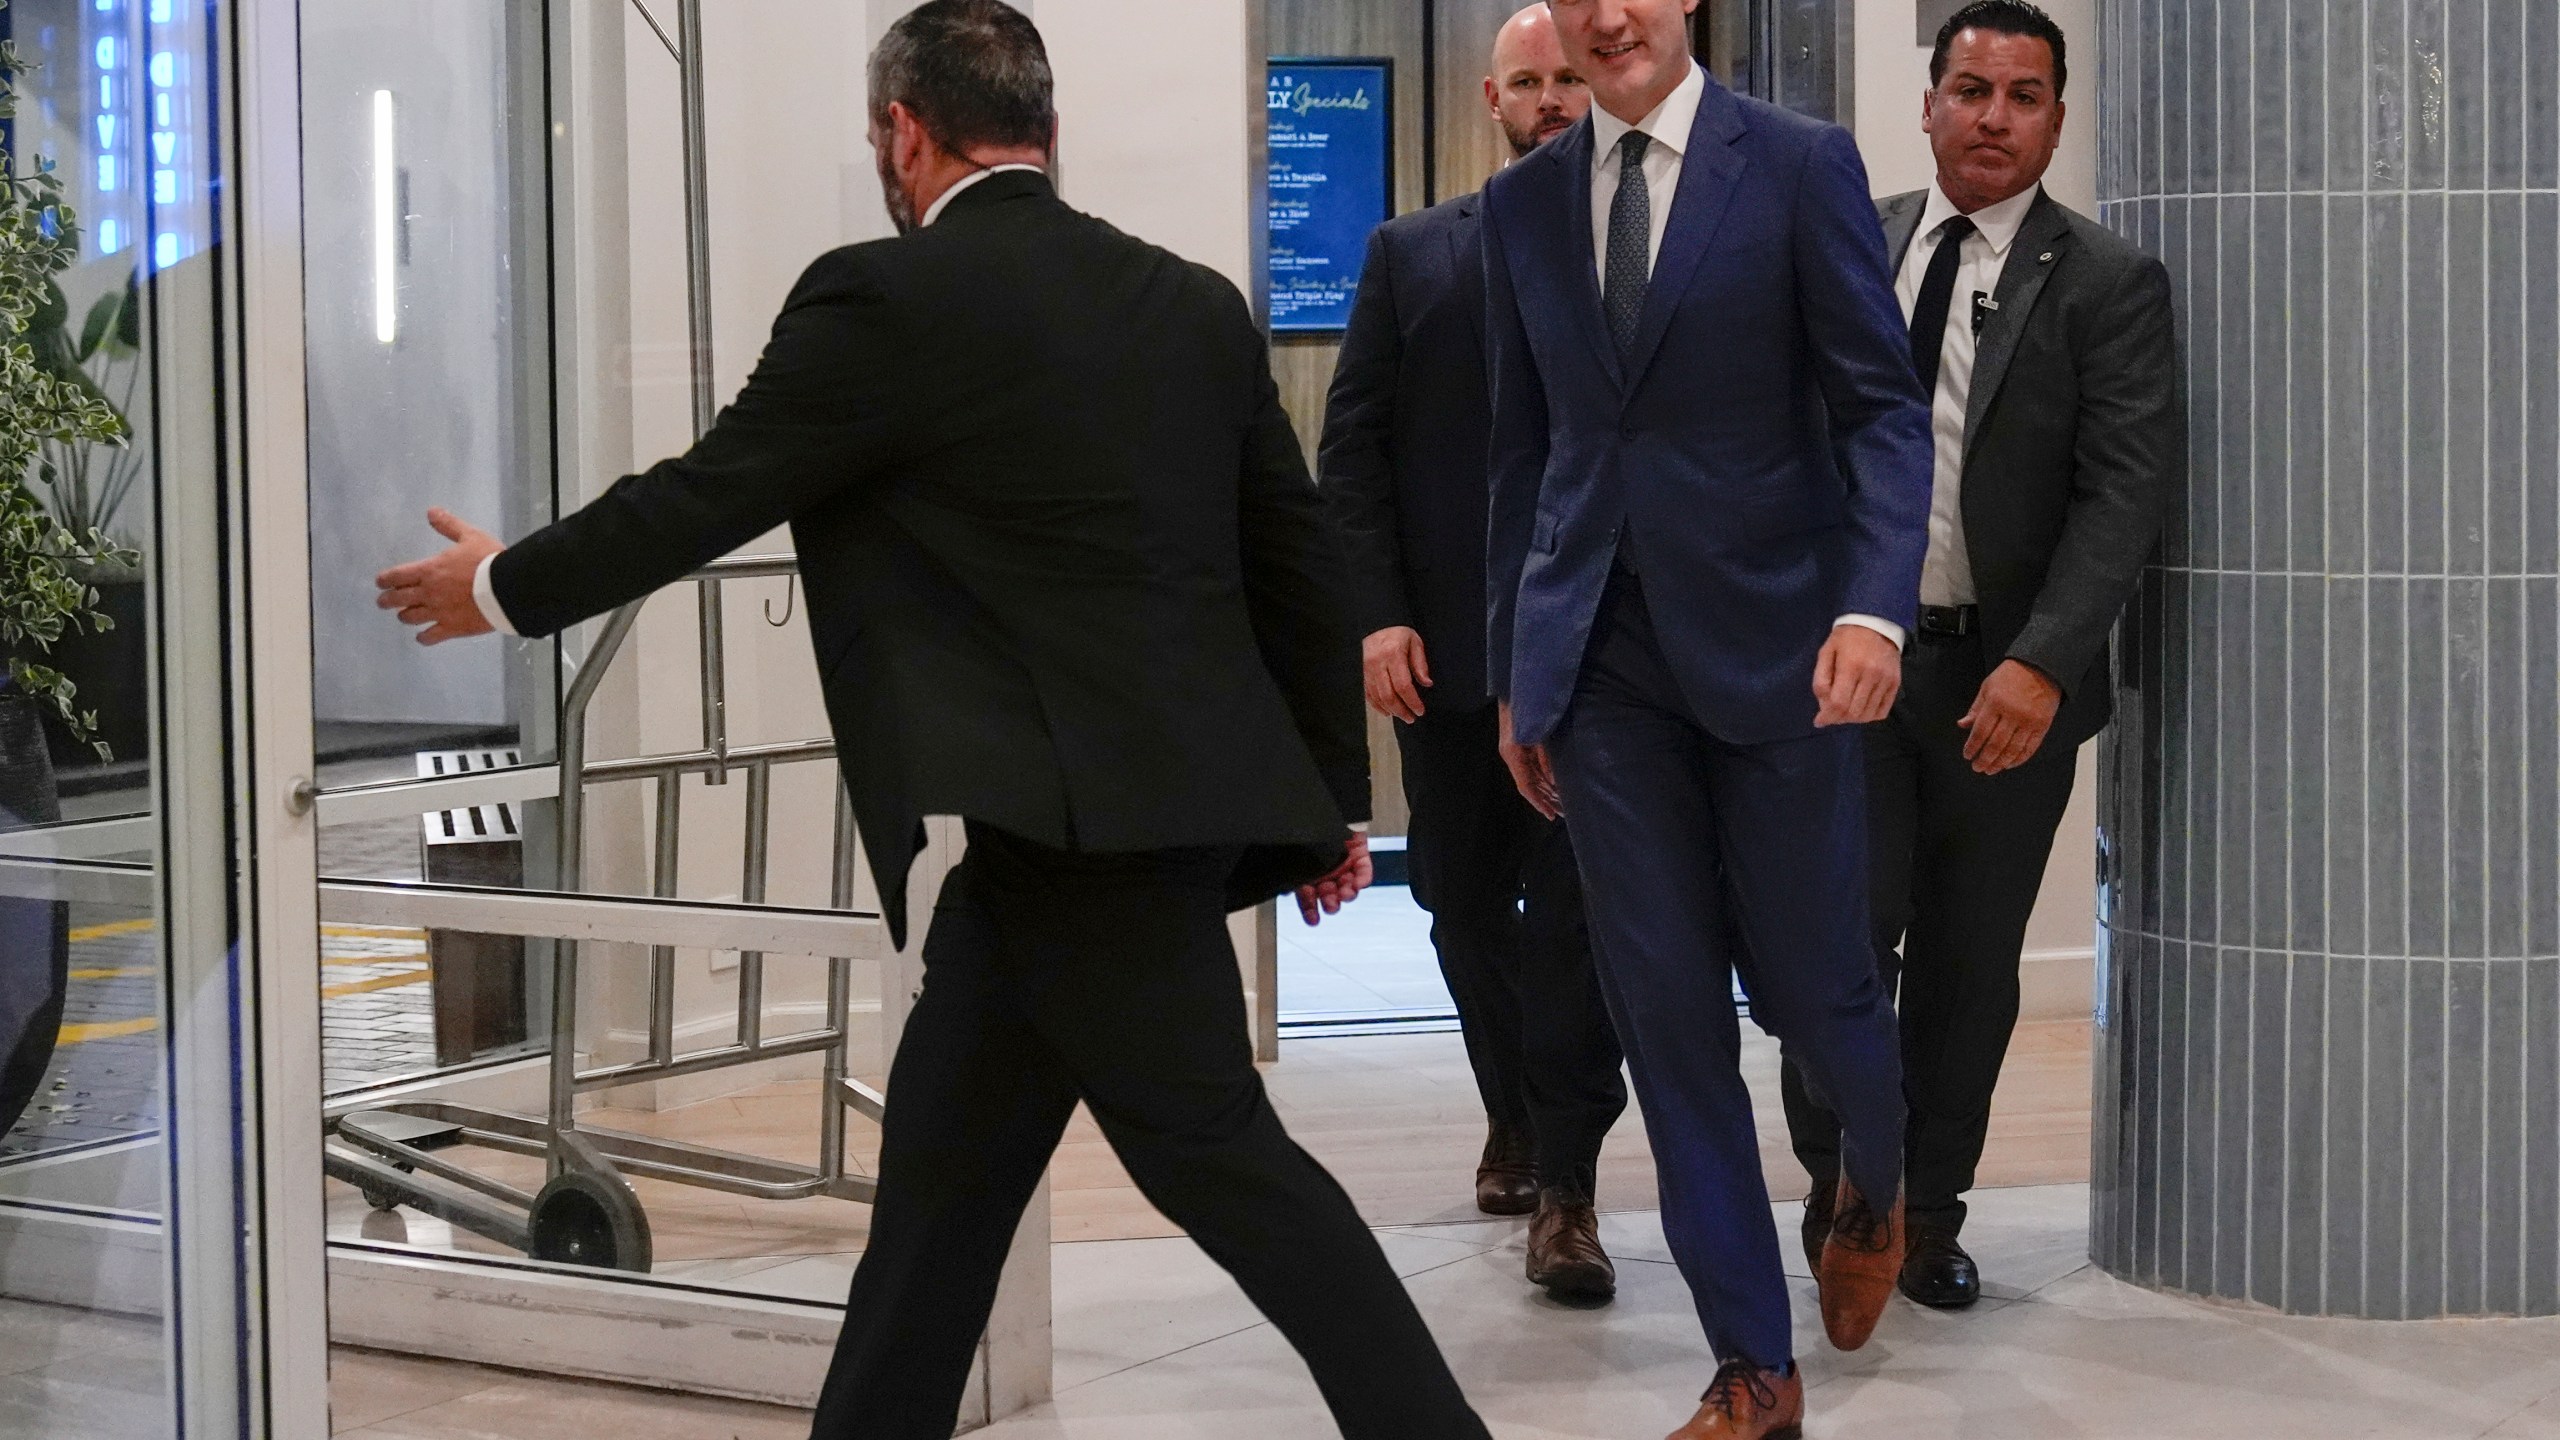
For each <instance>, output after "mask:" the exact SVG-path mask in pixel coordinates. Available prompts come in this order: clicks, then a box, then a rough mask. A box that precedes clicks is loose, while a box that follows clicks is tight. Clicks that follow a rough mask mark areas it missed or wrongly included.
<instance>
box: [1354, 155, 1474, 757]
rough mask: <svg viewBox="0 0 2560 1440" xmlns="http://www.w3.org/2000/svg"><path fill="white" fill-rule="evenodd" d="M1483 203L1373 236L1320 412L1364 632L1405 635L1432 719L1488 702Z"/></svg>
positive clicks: (1451, 208)
mask: <svg viewBox="0 0 2560 1440" xmlns="http://www.w3.org/2000/svg"><path fill="white" fill-rule="evenodd" d="M1477 225H1478V221H1477V214H1476V197H1475V196H1473V195H1467V196H1462V197H1460V198H1459V199H1456V200H1448V201H1444V202H1442V203H1441V204H1438V205H1435V206H1433V207H1431V208H1430V209H1428V210H1421V211H1416V212H1415V213H1413V214H1411V215H1404V216H1399V217H1397V218H1396V219H1393V220H1390V221H1388V222H1387V223H1386V224H1384V225H1381V226H1379V227H1378V228H1377V229H1376V230H1375V231H1374V232H1372V233H1371V234H1370V236H1369V256H1368V259H1367V261H1366V262H1365V263H1364V268H1363V269H1362V270H1361V272H1360V293H1359V295H1358V297H1357V298H1356V299H1355V300H1354V301H1353V302H1352V306H1351V323H1350V325H1349V326H1348V327H1347V328H1346V329H1345V330H1344V332H1343V336H1342V357H1341V359H1340V360H1339V361H1338V362H1337V363H1336V364H1335V366H1334V371H1333V388H1332V391H1331V393H1330V394H1328V396H1327V397H1326V400H1325V419H1324V446H1323V449H1322V451H1321V452H1320V454H1319V456H1318V460H1317V471H1318V473H1319V475H1320V476H1321V477H1322V480H1323V488H1324V492H1325V501H1326V504H1327V505H1328V507H1330V509H1331V511H1332V513H1333V516H1334V518H1335V520H1336V521H1337V522H1338V523H1339V524H1340V525H1341V527H1342V530H1343V534H1344V538H1345V540H1346V542H1347V543H1348V545H1349V547H1350V551H1351V569H1352V581H1351V585H1352V589H1351V593H1352V597H1353V602H1354V605H1355V607H1356V609H1357V613H1358V617H1359V622H1360V628H1361V631H1362V633H1364V634H1366V633H1369V632H1373V631H1378V630H1383V629H1386V628H1388V627H1389V626H1394V625H1408V626H1411V627H1412V628H1413V629H1415V630H1416V631H1419V632H1420V633H1421V635H1422V644H1423V648H1424V650H1425V651H1426V652H1427V654H1428V657H1429V661H1430V665H1431V678H1432V682H1433V684H1432V688H1431V690H1430V691H1429V692H1428V693H1427V694H1426V695H1425V696H1424V700H1425V703H1426V704H1428V705H1429V706H1430V707H1431V708H1433V709H1435V710H1438V709H1447V710H1452V711H1464V710H1469V709H1474V708H1477V707H1480V706H1483V705H1485V704H1487V703H1489V702H1490V698H1491V697H1490V691H1489V687H1488V686H1487V685H1486V683H1485V673H1484V638H1485V637H1484V626H1485V579H1484V570H1485V566H1484V546H1485V538H1484V537H1485V507H1486V488H1485V485H1486V475H1485V464H1486V455H1487V451H1488V447H1489V445H1490V443H1491V438H1492V434H1493V406H1492V402H1491V401H1490V400H1489V399H1488V397H1487V393H1486V381H1485V360H1484V250H1483V247H1482V246H1481V244H1480V243H1479V241H1478V235H1477Z"/></svg>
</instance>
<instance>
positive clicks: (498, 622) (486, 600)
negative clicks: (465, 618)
mask: <svg viewBox="0 0 2560 1440" xmlns="http://www.w3.org/2000/svg"><path fill="white" fill-rule="evenodd" d="M497 563H498V557H497V556H495V555H491V556H489V557H488V558H487V559H485V560H482V561H481V562H480V568H479V569H477V570H474V571H472V572H471V599H472V602H473V603H474V604H476V605H478V606H479V607H480V618H481V619H483V620H486V621H488V622H489V628H490V629H492V630H495V631H497V632H498V633H499V634H501V635H513V634H515V633H516V627H515V626H513V625H511V624H509V623H508V622H507V612H506V611H505V609H503V608H502V607H500V605H499V604H498V590H497V587H496V586H494V585H492V584H491V583H490V582H489V567H490V566H492V565H495V564H497Z"/></svg>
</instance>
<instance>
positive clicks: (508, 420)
mask: <svg viewBox="0 0 2560 1440" xmlns="http://www.w3.org/2000/svg"><path fill="white" fill-rule="evenodd" d="M540 22H541V16H540V12H539V8H538V7H534V6H527V5H521V4H509V3H506V0H470V3H450V4H439V5H432V6H420V5H416V4H412V3H406V0H348V3H339V4H331V5H325V6H317V7H312V8H311V9H309V10H307V11H306V12H305V13H304V14H303V16H302V34H301V46H302V62H303V64H302V83H303V94H302V102H303V146H304V150H303V229H304V234H305V239H306V245H307V249H306V252H305V271H304V276H305V278H304V290H305V294H304V300H305V343H306V346H307V371H308V376H309V381H308V393H309V426H310V431H309V437H310V438H309V445H310V464H311V495H310V515H311V570H312V596H311V601H312V612H311V616H312V640H313V712H314V718H315V738H316V743H317V749H318V754H317V757H316V759H317V763H318V770H317V774H318V776H319V781H320V784H321V785H322V787H323V788H324V789H327V790H330V791H344V790H347V789H350V788H351V787H365V786H379V785H382V784H385V783H390V782H399V781H410V780H418V779H425V778H431V777H438V776H458V775H466V774H474V773H486V772H490V771H498V770H504V769H506V768H508V767H513V766H519V765H523V764H525V763H527V762H529V761H530V762H540V761H543V760H547V759H549V758H550V753H549V752H550V749H551V742H550V724H551V719H550V717H551V716H552V714H553V713H554V710H555V708H556V706H557V703H558V696H557V692H556V687H555V686H554V684H553V675H554V669H555V666H554V658H553V656H554V647H553V646H551V645H549V644H547V643H544V644H518V645H512V646H500V645H496V644H483V645H448V646H443V647H439V648H435V649H427V648H423V647H421V646H418V645H416V644H414V643H412V642H411V641H410V639H409V637H408V636H407V635H406V634H405V633H403V632H402V631H401V630H400V628H399V627H398V626H395V625H390V624H386V623H384V617H383V616H382V615H381V614H380V612H378V611H376V610H375V609H374V607H373V604H372V596H373V589H372V580H373V576H374V574H375V573H376V572H377V571H379V570H381V569H382V568H383V567H384V566H386V565H390V564H393V563H395V562H397V561H399V560H403V559H406V558H409V557H410V556H412V555H414V554H416V553H418V552H419V551H420V550H421V549H422V548H423V547H424V546H426V545H427V544H428V543H430V542H432V541H433V538H434V537H433V536H432V534H431V533H430V532H429V531H428V529H427V525H426V519H425V510H426V507H427V505H428V504H429V503H430V502H432V503H437V504H442V505H445V506H447V507H449V508H451V509H453V510H454V511H455V512H456V513H458V514H461V515H463V516H466V517H468V518H469V519H471V520H472V521H473V522H474V523H476V524H480V525H483V526H485V527H487V528H489V529H491V530H495V531H499V532H501V533H521V531H522V530H524V529H526V528H529V527H530V526H532V525H536V524H539V523H541V521H542V520H544V519H547V518H548V517H549V515H550V511H551V495H552V474H551V436H550V421H549V416H548V410H547V405H548V395H549V387H550V377H549V351H548V342H547V331H548V323H547V322H548V313H547V312H548V306H549V303H550V298H549V290H548V281H547V278H546V274H545V266H544V245H545V237H544V233H543V230H542V221H543V207H542V193H541V174H542V169H541V166H542V155H541V149H540V145H541V139H540V137H541V134H542V127H541V114H540V95H541V75H540V61H541V55H542V47H541V29H540ZM336 808H337V807H324V809H323V811H322V819H323V822H324V823H323V827H322V831H321V869H322V872H323V873H324V874H329V875H338V876H352V877H362V878H367V879H387V880H402V881H416V880H421V879H424V880H431V881H440V882H444V883H451V884H465V885H496V886H506V887H516V886H521V885H524V884H526V883H527V882H528V880H531V881H532V882H534V883H536V884H539V885H547V884H548V883H549V882H550V880H551V878H552V875H551V872H550V868H549V867H550V863H551V856H550V846H549V843H548V835H549V833H550V829H551V826H550V823H549V822H550V809H551V807H550V806H549V804H548V803H547V802H540V801H533V800H528V799H525V798H511V799H506V800H496V801H490V802H488V803H477V804H474V803H452V802H450V801H447V802H444V803H432V804H431V803H429V802H424V801H422V802H420V803H418V804H413V805H411V806H409V807H408V808H407V809H406V810H405V811H400V810H396V809H395V810H394V811H393V812H392V813H381V812H382V811H383V809H384V807H381V806H379V805H376V806H374V807H371V808H372V812H373V813H370V814H369V815H368V816H367V818H361V819H354V820H336V821H332V811H333V810H334V809H336ZM535 831H540V832H542V838H539V839H534V840H533V841H532V843H530V844H529V843H528V837H529V836H531V835H532V834H533V833H534V832H535ZM321 948H322V967H323V972H324V973H323V976H322V989H321V995H322V1033H323V1036H324V1047H325V1048H324V1065H325V1070H326V1077H327V1082H328V1085H329V1088H330V1090H331V1091H332V1092H338V1091H344V1090H350V1089H355V1088H360V1087H363V1086H366V1085H373V1084H379V1083H382V1082H385V1081H389V1080H395V1079H403V1078H410V1077H414V1076H417V1075H420V1074H424V1073H427V1072H431V1071H435V1070H438V1069H440V1068H449V1067H452V1066H456V1065H464V1064H471V1063H474V1062H485V1061H490V1060H496V1059H504V1058H507V1057H509V1056H517V1055H522V1054H525V1053H528V1052H529V1051H531V1050H537V1049H539V1048H540V1047H539V1044H538V1040H539V1036H540V1033H541V1030H542V1028H543V1025H544V1022H545V1017H546V1014H547V1011H546V1007H545V1006H544V1004H543V995H544V991H545V989H546V986H547V982H546V979H545V972H544V970H543V968H542V967H543V962H544V961H545V959H546V957H547V950H546V947H544V946H543V945H542V944H540V943H539V942H531V943H529V942H527V941H525V940H522V939H519V938H514V937H498V936H484V935H475V934H468V933H462V932H454V931H436V932H429V931H426V930H423V929H420V928H417V927H414V926H396V925H394V926H384V925H330V926H327V927H326V928H324V930H323V932H322V942H321ZM439 982H440V983H439Z"/></svg>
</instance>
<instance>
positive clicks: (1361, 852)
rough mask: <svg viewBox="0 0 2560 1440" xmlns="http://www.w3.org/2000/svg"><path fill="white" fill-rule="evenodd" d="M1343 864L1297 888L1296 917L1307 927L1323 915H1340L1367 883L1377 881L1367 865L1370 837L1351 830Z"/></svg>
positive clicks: (1371, 868) (1372, 868) (1374, 873)
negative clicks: (1298, 916) (1305, 923)
mask: <svg viewBox="0 0 2560 1440" xmlns="http://www.w3.org/2000/svg"><path fill="white" fill-rule="evenodd" d="M1343 850H1344V853H1343V860H1342V863H1341V864H1340V865H1337V866H1335V867H1334V868H1333V870H1332V872H1331V873H1329V874H1327V875H1326V876H1325V877H1324V878H1323V879H1321V880H1318V881H1316V882H1315V883H1314V884H1312V885H1301V886H1299V887H1298V914H1299V915H1301V916H1302V917H1304V918H1305V920H1306V922H1307V923H1308V924H1310V925H1313V924H1315V923H1316V922H1317V921H1319V920H1321V919H1323V918H1324V917H1325V916H1326V915H1335V914H1339V913H1341V910H1342V907H1343V906H1345V905H1348V904H1350V903H1351V902H1352V901H1353V900H1356V899H1358V898H1359V897H1360V892H1361V891H1363V890H1366V889H1368V888H1369V882H1370V881H1372V880H1375V879H1377V878H1378V872H1377V870H1376V868H1375V867H1373V866H1372V865H1370V863H1369V837H1368V836H1366V835H1363V834H1361V833H1360V832H1359V831H1357V830H1354V831H1352V832H1351V839H1350V840H1349V841H1348V842H1347V843H1346V844H1345V845H1344V847H1343Z"/></svg>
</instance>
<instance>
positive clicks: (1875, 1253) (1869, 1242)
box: [1814, 1178, 1903, 1350]
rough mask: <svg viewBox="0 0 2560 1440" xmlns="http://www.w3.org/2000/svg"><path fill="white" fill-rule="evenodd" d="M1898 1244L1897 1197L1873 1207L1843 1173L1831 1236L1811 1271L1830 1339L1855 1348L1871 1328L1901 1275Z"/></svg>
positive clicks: (1899, 1207)
mask: <svg viewBox="0 0 2560 1440" xmlns="http://www.w3.org/2000/svg"><path fill="white" fill-rule="evenodd" d="M1902 1245H1903V1239H1902V1197H1901V1196H1899V1195H1896V1196H1895V1197H1894V1200H1893V1207H1892V1208H1891V1209H1889V1210H1878V1209H1876V1208H1874V1207H1873V1206H1871V1205H1869V1204H1868V1203H1867V1201H1866V1197H1864V1196H1862V1195H1860V1194H1859V1193H1858V1187H1856V1186H1855V1185H1852V1184H1850V1183H1849V1182H1848V1180H1847V1179H1845V1178H1844V1179H1842V1180H1841V1182H1840V1198H1839V1199H1838V1200H1837V1201H1835V1202H1833V1204H1832V1208H1831V1236H1830V1238H1829V1239H1828V1240H1826V1241H1825V1242H1823V1246H1822V1264H1821V1265H1820V1266H1819V1267H1817V1268H1816V1269H1815V1271H1814V1278H1815V1280H1816V1281H1818V1282H1819V1283H1820V1285H1821V1287H1822V1329H1823V1333H1824V1334H1826V1335H1829V1336H1830V1337H1831V1343H1832V1344H1834V1345H1837V1346H1839V1347H1840V1348H1841V1349H1843V1350H1855V1349H1857V1348H1858V1347H1859V1346H1861V1345H1864V1344H1866V1343H1867V1338H1868V1337H1869V1336H1871V1335H1873V1334H1875V1333H1876V1321H1877V1320H1879V1319H1881V1318H1883V1316H1884V1307H1885V1302H1886V1301H1889V1300H1891V1299H1892V1298H1893V1287H1894V1282H1896V1281H1897V1280H1899V1279H1901V1278H1902Z"/></svg>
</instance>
